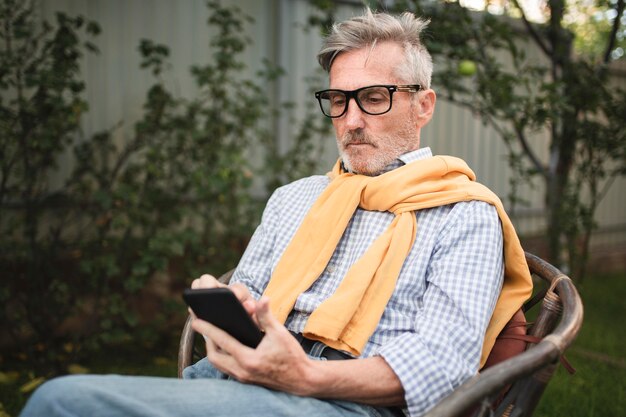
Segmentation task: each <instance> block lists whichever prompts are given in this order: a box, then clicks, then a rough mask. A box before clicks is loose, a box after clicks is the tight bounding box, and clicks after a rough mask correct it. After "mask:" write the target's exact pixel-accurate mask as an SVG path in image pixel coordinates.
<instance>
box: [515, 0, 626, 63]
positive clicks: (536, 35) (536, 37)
mask: <svg viewBox="0 0 626 417" xmlns="http://www.w3.org/2000/svg"><path fill="white" fill-rule="evenodd" d="M620 1H623V0H620ZM513 4H514V5H515V7H517V9H518V10H519V11H520V13H521V15H522V23H523V24H524V27H526V30H527V31H528V33H529V34H530V37H531V38H532V39H533V40H534V41H535V43H536V44H537V46H539V48H540V49H541V50H542V51H543V53H544V54H546V56H547V57H551V56H552V51H551V50H550V48H549V47H548V45H546V43H545V42H544V41H543V39H541V36H539V33H538V32H537V30H536V29H535V28H534V27H533V26H532V24H531V23H530V22H529V21H528V19H527V18H526V13H524V9H522V7H521V6H520V4H519V2H518V1H517V0H513Z"/></svg>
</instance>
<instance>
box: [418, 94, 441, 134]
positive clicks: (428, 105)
mask: <svg viewBox="0 0 626 417" xmlns="http://www.w3.org/2000/svg"><path fill="white" fill-rule="evenodd" d="M417 94H418V98H417V104H416V106H415V122H416V123H417V126H418V127H423V126H425V125H426V124H427V123H428V122H430V119H432V117H433V113H434V112H435V102H436V101H437V95H436V94H435V92H434V91H433V90H431V89H428V90H425V91H422V92H419V93H417Z"/></svg>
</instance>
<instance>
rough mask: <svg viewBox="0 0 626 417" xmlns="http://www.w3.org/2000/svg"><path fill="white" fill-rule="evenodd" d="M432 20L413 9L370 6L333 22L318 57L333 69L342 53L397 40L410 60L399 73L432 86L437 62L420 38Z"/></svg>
mask: <svg viewBox="0 0 626 417" xmlns="http://www.w3.org/2000/svg"><path fill="white" fill-rule="evenodd" d="M428 23H429V21H428V20H424V19H421V18H419V17H416V16H415V15H413V14H412V13H409V12H405V13H403V14H401V15H399V16H393V15H390V14H387V13H372V11H371V10H370V9H369V8H367V9H366V10H365V13H364V14H363V15H362V16H356V17H353V18H351V19H349V20H346V21H343V22H340V23H335V24H334V25H333V27H332V28H331V31H330V34H329V35H328V36H327V37H326V39H325V41H324V44H323V45H322V49H320V51H319V53H318V54H317V60H318V62H319V63H320V65H321V66H322V68H324V70H325V71H327V72H330V67H331V65H332V64H333V60H334V59H335V58H336V57H337V55H339V54H340V53H342V52H347V51H353V50H357V49H361V48H365V47H368V46H369V47H374V46H375V45H376V44H377V43H378V42H386V41H388V42H396V43H398V44H399V45H402V47H403V48H404V53H405V62H406V64H405V65H402V67H400V68H398V69H397V70H396V75H397V76H398V77H399V78H400V79H402V80H404V82H407V83H409V84H420V85H421V86H422V87H423V88H430V80H431V77H432V73H433V61H432V58H431V57H430V54H429V53H428V51H427V50H426V48H425V47H424V45H423V44H422V42H421V41H420V34H421V32H422V30H424V29H425V28H426V27H427V26H428Z"/></svg>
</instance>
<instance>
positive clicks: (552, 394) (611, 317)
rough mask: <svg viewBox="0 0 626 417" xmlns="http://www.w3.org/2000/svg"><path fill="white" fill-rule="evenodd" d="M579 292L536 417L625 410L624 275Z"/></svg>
mask: <svg viewBox="0 0 626 417" xmlns="http://www.w3.org/2000/svg"><path fill="white" fill-rule="evenodd" d="M579 290H580V293H581V296H582V299H583V304H584V306H585V317H584V321H583V327H582V329H581V332H580V334H579V336H578V339H577V340H576V341H575V342H574V345H573V346H572V347H571V348H570V350H569V351H568V353H567V358H568V360H569V362H570V363H571V364H572V365H573V366H574V367H575V368H576V370H577V372H576V374H575V375H570V374H568V373H567V372H566V371H565V370H564V369H563V368H562V367H559V369H558V371H557V373H556V374H555V375H554V377H553V379H552V381H551V382H550V384H549V385H548V388H547V390H546V392H545V393H544V395H543V397H542V399H541V402H540V403H539V406H538V408H537V410H536V412H535V416H536V417H553V416H568V417H600V416H602V417H604V416H621V415H624V410H626V356H625V354H624V348H623V342H624V341H626V323H625V322H626V303H624V301H623V300H624V299H625V298H626V273H621V274H610V275H598V276H595V277H590V278H588V279H587V280H586V281H585V282H584V283H583V285H580V286H579ZM175 361H176V350H175V347H166V348H164V349H163V350H162V351H160V352H152V351H150V352H147V351H145V350H143V349H142V348H138V347H136V346H127V347H125V348H122V349H119V350H116V351H107V352H103V353H102V355H97V356H95V357H93V358H92V359H90V360H89V361H86V362H85V363H83V364H81V365H83V366H84V367H85V368H87V369H88V370H89V372H91V373H119V374H127V375H156V376H175V375H176V362H175ZM3 368H4V366H3ZM2 370H3V371H4V369H2ZM30 379H32V378H30ZM28 381H29V377H28V372H27V371H22V372H21V373H20V376H19V378H17V379H16V380H15V381H4V382H3V381H2V380H0V417H11V416H17V415H18V413H19V410H20V409H21V407H22V405H23V404H24V402H25V401H26V399H27V397H28V395H29V393H28V392H27V393H22V392H20V388H21V387H22V386H23V385H24V384H25V383H26V382H28Z"/></svg>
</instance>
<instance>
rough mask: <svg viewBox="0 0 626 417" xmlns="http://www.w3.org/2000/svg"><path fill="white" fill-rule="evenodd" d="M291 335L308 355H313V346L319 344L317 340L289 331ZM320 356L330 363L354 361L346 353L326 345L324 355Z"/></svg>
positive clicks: (323, 350)
mask: <svg viewBox="0 0 626 417" xmlns="http://www.w3.org/2000/svg"><path fill="white" fill-rule="evenodd" d="M289 333H291V334H292V336H293V337H295V338H296V340H297V341H298V342H299V343H300V346H302V349H304V351H305V352H306V353H311V350H312V349H313V346H314V345H315V344H316V343H317V342H318V341H317V340H311V339H307V338H306V337H304V336H302V334H301V333H295V332H292V331H291V330H290V331H289ZM319 356H321V357H322V358H326V359H328V360H329V361H338V360H344V359H354V358H353V357H352V356H350V355H348V354H347V353H344V352H342V351H340V350H337V349H333V348H331V347H330V346H326V345H324V347H323V349H322V353H321V354H320V355H319Z"/></svg>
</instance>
